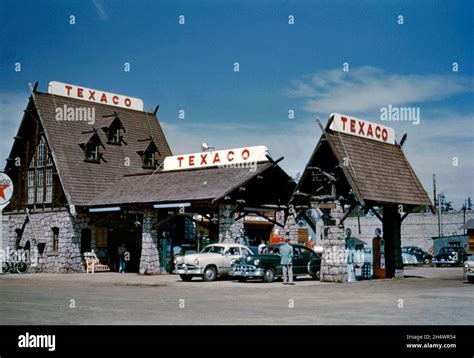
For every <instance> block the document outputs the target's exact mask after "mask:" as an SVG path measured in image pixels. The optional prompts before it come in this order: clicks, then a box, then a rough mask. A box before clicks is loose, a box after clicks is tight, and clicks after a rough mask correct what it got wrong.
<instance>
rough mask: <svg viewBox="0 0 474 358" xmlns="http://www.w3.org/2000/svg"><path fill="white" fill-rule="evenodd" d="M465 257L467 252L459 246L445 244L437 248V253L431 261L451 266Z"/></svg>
mask: <svg viewBox="0 0 474 358" xmlns="http://www.w3.org/2000/svg"><path fill="white" fill-rule="evenodd" d="M466 259H467V253H466V251H465V250H464V248H462V247H459V246H446V247H443V248H441V250H439V252H438V254H437V255H436V256H435V257H433V262H434V263H435V264H436V266H438V267H439V266H441V265H444V264H447V265H451V266H459V265H462V264H463V263H464V261H466Z"/></svg>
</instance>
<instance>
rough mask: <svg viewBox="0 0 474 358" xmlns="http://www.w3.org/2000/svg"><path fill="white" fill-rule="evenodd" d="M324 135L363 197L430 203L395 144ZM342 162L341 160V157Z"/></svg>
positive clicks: (378, 201)
mask: <svg viewBox="0 0 474 358" xmlns="http://www.w3.org/2000/svg"><path fill="white" fill-rule="evenodd" d="M326 135H327V136H328V137H329V138H330V139H331V140H332V143H334V145H335V151H336V152H337V156H339V158H349V160H350V164H351V165H348V166H345V169H346V170H347V172H348V174H349V176H350V177H351V179H352V181H353V182H354V184H355V186H356V187H357V191H358V192H359V193H360V195H361V196H362V198H363V199H364V201H372V202H377V203H387V204H390V203H392V204H407V205H431V202H430V199H429V198H428V195H427V194H426V192H425V190H424V189H423V186H422V185H421V183H420V181H419V179H418V177H417V176H416V174H415V172H414V171H413V169H412V167H411V165H410V163H409V162H408V160H407V159H406V157H405V154H404V153H403V151H402V149H401V148H400V146H399V145H398V144H396V145H393V144H387V143H382V142H377V141H374V140H370V139H365V138H361V137H356V136H353V135H350V134H345V133H339V132H334V133H331V132H327V133H326ZM341 163H342V161H341Z"/></svg>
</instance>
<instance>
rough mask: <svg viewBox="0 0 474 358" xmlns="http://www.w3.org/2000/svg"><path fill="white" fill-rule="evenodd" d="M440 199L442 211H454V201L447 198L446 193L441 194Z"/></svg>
mask: <svg viewBox="0 0 474 358" xmlns="http://www.w3.org/2000/svg"><path fill="white" fill-rule="evenodd" d="M439 199H440V204H441V212H444V213H449V212H450V211H454V208H453V204H452V202H451V201H448V200H447V199H446V194H444V193H443V194H440V198H439Z"/></svg>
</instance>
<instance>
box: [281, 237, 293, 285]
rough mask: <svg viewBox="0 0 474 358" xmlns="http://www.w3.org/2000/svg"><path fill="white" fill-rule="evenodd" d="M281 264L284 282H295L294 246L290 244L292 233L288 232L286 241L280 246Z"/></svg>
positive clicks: (290, 283)
mask: <svg viewBox="0 0 474 358" xmlns="http://www.w3.org/2000/svg"><path fill="white" fill-rule="evenodd" d="M280 256H281V259H280V264H281V266H282V270H283V284H284V285H287V284H288V285H294V283H293V247H292V246H291V245H290V235H289V234H288V233H286V235H285V243H284V244H283V245H282V246H281V247H280Z"/></svg>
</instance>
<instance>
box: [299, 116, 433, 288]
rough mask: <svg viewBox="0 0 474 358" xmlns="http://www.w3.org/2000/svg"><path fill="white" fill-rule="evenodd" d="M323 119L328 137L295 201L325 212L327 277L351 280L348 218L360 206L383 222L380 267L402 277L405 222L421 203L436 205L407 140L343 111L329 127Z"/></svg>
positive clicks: (322, 141)
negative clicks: (409, 152) (412, 160)
mask: <svg viewBox="0 0 474 358" xmlns="http://www.w3.org/2000/svg"><path fill="white" fill-rule="evenodd" d="M318 123H319V125H320V127H321V131H322V135H321V138H320V139H319V142H318V143H317V145H316V148H315V149H314V151H313V154H312V155H311V158H310V159H309V162H308V164H307V166H306V168H305V170H304V173H303V175H302V177H301V180H300V181H299V183H298V186H297V188H296V190H295V193H294V195H293V197H292V204H293V205H294V206H295V208H296V209H298V210H299V211H300V212H304V211H305V210H307V209H309V208H316V209H319V210H321V212H323V213H324V215H323V220H324V223H325V229H324V230H325V239H324V240H323V247H324V252H323V257H322V265H321V280H322V281H329V282H343V281H347V274H348V273H347V262H346V260H345V259H344V258H345V257H346V256H345V251H346V241H345V234H344V220H345V219H346V218H347V217H348V215H349V214H350V213H351V211H352V210H353V209H354V208H356V207H357V206H360V207H362V208H363V209H364V211H365V212H366V213H367V212H368V211H372V212H373V213H374V214H375V215H376V216H377V217H378V218H379V220H380V221H381V226H382V236H383V244H384V245H382V250H381V252H380V255H378V256H377V257H374V268H375V267H379V268H380V269H382V271H384V272H383V273H384V274H383V276H385V277H388V278H392V277H400V276H402V275H403V263H402V257H401V224H402V221H403V220H404V219H405V218H406V217H407V215H409V214H410V212H411V211H412V210H413V209H414V208H415V207H416V206H419V205H426V206H430V207H431V206H432V204H431V202H430V199H429V198H428V195H427V194H426V192H425V190H424V189H423V187H422V185H421V183H420V181H419V179H418V177H417V176H416V174H415V172H414V170H413V169H412V167H411V166H410V163H409V162H408V160H407V159H406V157H405V155H404V153H403V151H402V146H403V144H404V143H403V141H404V140H403V139H402V141H401V142H400V143H399V142H397V140H396V136H395V131H394V130H393V128H389V127H386V126H383V125H380V124H378V123H372V122H368V121H365V120H361V119H357V118H353V117H351V116H346V115H341V114H332V115H331V116H330V118H329V120H328V123H327V125H326V126H325V127H324V126H323V125H322V123H321V122H319V121H318ZM376 207H377V208H381V209H382V210H381V212H379V211H377V210H375V208H376ZM303 217H304V215H303ZM375 242H377V241H375ZM376 246H377V244H375V245H374V251H376V250H377V248H376ZM383 246H384V248H383Z"/></svg>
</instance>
